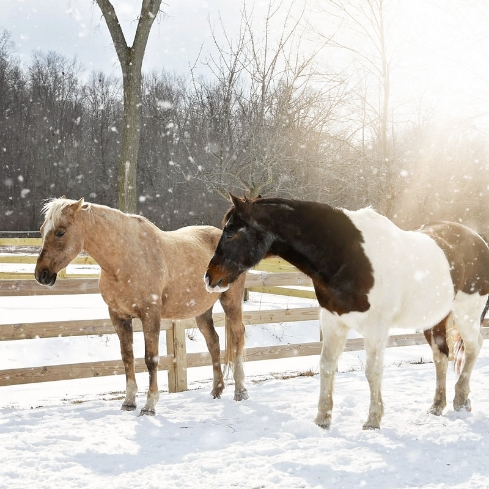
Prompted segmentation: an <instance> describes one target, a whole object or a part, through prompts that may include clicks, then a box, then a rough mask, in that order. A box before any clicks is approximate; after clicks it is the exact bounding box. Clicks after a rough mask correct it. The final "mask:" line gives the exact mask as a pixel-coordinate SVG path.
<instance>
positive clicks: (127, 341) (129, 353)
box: [109, 308, 138, 411]
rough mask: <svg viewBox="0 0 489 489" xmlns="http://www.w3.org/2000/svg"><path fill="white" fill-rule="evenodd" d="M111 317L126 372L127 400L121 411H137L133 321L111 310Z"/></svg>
mask: <svg viewBox="0 0 489 489" xmlns="http://www.w3.org/2000/svg"><path fill="white" fill-rule="evenodd" d="M109 315H110V318H111V320H112V324H113V326H114V329H115V331H116V333H117V336H118V337H119V343H120V347H121V357H122V362H123V364H124V369H125V372H126V398H125V399H124V402H123V403H122V406H121V409H122V410H123V411H134V410H135V409H136V394H137V391H138V386H137V384H136V374H135V368H134V351H133V330H132V319H131V318H130V317H121V316H119V315H118V314H116V313H115V312H114V311H113V310H112V309H110V308H109Z"/></svg>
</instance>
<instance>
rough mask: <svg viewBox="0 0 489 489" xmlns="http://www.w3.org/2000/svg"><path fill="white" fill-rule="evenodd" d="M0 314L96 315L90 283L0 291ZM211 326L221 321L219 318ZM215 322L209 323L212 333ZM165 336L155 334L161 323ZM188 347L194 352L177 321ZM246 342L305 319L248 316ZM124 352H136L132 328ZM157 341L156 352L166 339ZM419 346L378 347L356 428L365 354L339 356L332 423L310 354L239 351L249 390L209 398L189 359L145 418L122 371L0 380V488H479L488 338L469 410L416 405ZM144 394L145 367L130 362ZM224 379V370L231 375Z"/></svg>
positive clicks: (488, 405)
mask: <svg viewBox="0 0 489 489" xmlns="http://www.w3.org/2000/svg"><path fill="white" fill-rule="evenodd" d="M307 304H310V305H314V301H304V300H298V299H294V298H278V297H277V296H273V297H271V296H268V297H267V296H264V295H260V294H251V301H250V302H248V303H247V304H246V309H270V308H273V307H276V308H283V307H284V305H286V306H289V307H299V306H300V307H305V306H306V305H307ZM0 310H1V311H2V315H1V318H0V323H4V324H7V323H15V322H35V321H47V320H50V319H52V320H63V319H84V318H86V319H88V318H105V317H108V316H107V311H106V306H105V304H104V303H103V301H102V300H101V298H100V297H99V296H90V295H87V296H72V297H69V296H64V297H54V298H50V297H31V298H24V297H0ZM221 331H222V330H221ZM221 331H220V332H221ZM162 336H163V337H164V335H162ZM189 336H190V337H191V338H189V339H188V340H187V350H188V351H205V344H204V342H203V340H202V336H201V335H200V333H199V332H198V331H189ZM247 336H248V343H247V346H249V347H251V346H261V345H264V344H276V343H278V342H282V343H300V342H306V341H317V340H318V337H319V332H318V324H317V321H310V322H306V323H296V324H284V325H267V326H266V327H265V326H263V327H262V326H252V327H248V328H247ZM0 348H1V352H2V354H1V355H0V368H20V367H26V366H38V365H51V364H63V363H78V362H85V361H99V360H104V359H116V358H120V357H119V345H118V340H117V337H116V336H114V335H107V336H103V337H98V336H92V337H79V338H53V339H34V340H25V341H17V342H2V343H0ZM135 351H136V355H137V356H143V346H142V341H141V339H140V335H136V342H135ZM161 352H162V354H164V352H165V346H164V338H162V345H161ZM430 358H431V352H430V349H429V347H428V346H427V345H422V346H416V347H406V348H391V349H388V350H387V354H386V369H385V376H384V383H383V397H384V402H385V407H386V410H385V415H384V418H383V422H382V429H381V430H380V431H376V432H365V431H362V429H361V427H362V423H363V422H364V421H365V419H366V415H367V409H368V401H369V394H368V385H367V381H366V379H365V375H364V359H365V356H364V353H363V352H349V353H344V354H343V355H342V357H341V361H340V365H339V372H338V374H337V376H336V384H335V397H334V399H335V408H334V412H333V427H332V429H331V430H330V431H323V430H321V429H320V428H318V427H316V425H315V424H314V422H313V419H314V417H315V414H316V405H317V400H318V391H319V377H318V375H317V374H316V375H313V376H310V375H302V376H296V375H298V374H301V373H303V374H310V373H311V372H312V373H315V372H317V365H318V357H317V356H311V357H301V358H293V359H282V360H269V361H263V362H249V363H247V364H246V373H247V378H248V381H247V384H248V389H249V393H250V399H249V400H247V401H243V402H240V403H236V402H234V401H233V386H232V385H228V386H227V389H226V390H225V392H224V395H223V397H222V399H220V400H214V399H212V397H211V396H210V395H209V393H210V390H211V370H210V367H202V368H198V369H190V370H189V391H187V392H183V393H178V394H168V393H167V392H166V388H167V385H166V372H160V374H159V384H160V389H161V390H162V391H163V392H162V394H161V398H160V401H159V404H158V406H157V414H156V416H155V417H138V416H137V412H123V411H120V409H119V408H120V405H121V403H122V400H121V396H122V392H123V390H124V382H125V381H124V377H123V376H115V377H105V378H96V379H81V380H72V381H60V382H49V383H40V384H28V385H23V386H10V387H1V388H0V460H1V462H0V488H8V489H10V488H12V489H13V488H24V487H35V488H58V487H63V488H121V489H123V488H128V489H129V488H131V489H134V488H139V487H141V488H142V487H144V488H147V489H151V488H165V489H166V488H215V487H222V488H247V489H248V488H249V489H252V488H266V489H269V488H330V487H331V488H354V487H365V488H379V489H380V488H386V489H393V488H418V487H422V488H448V487H450V488H452V487H458V488H488V487H489V463H488V462H487V460H488V456H487V450H488V448H489V389H487V385H488V379H489V342H487V341H486V342H485V345H484V348H483V351H482V353H481V356H480V358H479V360H478V362H477V364H476V368H475V371H474V375H473V380H472V394H471V399H472V406H473V411H472V412H471V413H467V412H454V411H453V409H452V407H451V399H452V397H453V385H454V382H455V378H454V375H453V372H452V371H451V370H450V372H449V380H448V394H449V407H448V408H447V409H446V411H445V413H444V415H443V416H441V417H435V416H432V415H428V414H426V409H427V408H428V407H429V406H430V404H431V400H432V396H433V393H434V367H433V365H432V364H431V363H424V361H426V360H429V359H430ZM138 383H139V388H140V394H139V396H138V404H139V405H140V406H142V405H143V404H144V398H145V390H146V388H147V383H148V379H147V374H139V375H138ZM229 383H230V384H231V381H229Z"/></svg>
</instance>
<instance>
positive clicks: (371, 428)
mask: <svg viewBox="0 0 489 489" xmlns="http://www.w3.org/2000/svg"><path fill="white" fill-rule="evenodd" d="M362 430H364V431H374V430H380V426H374V425H371V424H369V423H365V424H364V425H363V426H362Z"/></svg>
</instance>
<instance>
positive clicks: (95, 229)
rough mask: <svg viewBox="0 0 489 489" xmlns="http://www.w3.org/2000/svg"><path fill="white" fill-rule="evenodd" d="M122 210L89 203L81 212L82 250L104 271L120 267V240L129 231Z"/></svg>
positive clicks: (124, 238) (126, 235)
mask: <svg viewBox="0 0 489 489" xmlns="http://www.w3.org/2000/svg"><path fill="white" fill-rule="evenodd" d="M126 217H127V216H125V215H124V214H123V213H122V212H119V211H117V210H116V209H111V208H110V207H105V206H97V205H94V204H91V208H90V210H89V211H88V212H84V213H83V218H82V226H83V230H84V243H83V250H84V251H85V253H87V254H88V255H89V256H91V257H92V258H93V259H94V260H95V261H96V262H97V263H98V264H99V265H100V267H101V268H102V269H103V270H105V271H111V270H112V269H115V268H119V267H120V263H121V262H120V259H118V258H117V257H118V256H119V255H120V249H121V241H122V240H127V237H128V235H129V232H128V231H127V224H126V225H124V224H125V222H124V221H125V220H126V219H125V218H126Z"/></svg>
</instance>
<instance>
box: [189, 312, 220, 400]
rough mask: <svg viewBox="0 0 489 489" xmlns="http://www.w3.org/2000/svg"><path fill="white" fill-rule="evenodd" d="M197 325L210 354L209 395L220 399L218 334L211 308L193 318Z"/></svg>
mask: <svg viewBox="0 0 489 489" xmlns="http://www.w3.org/2000/svg"><path fill="white" fill-rule="evenodd" d="M195 322H196V323H197V326H198V328H199V330H200V332H201V333H202V335H203V336H204V339H205V342H206V344H207V349H208V350H209V353H210V355H211V360H212V373H213V382H212V390H211V396H212V397H214V399H220V398H221V394H222V391H223V390H224V377H223V375H222V369H221V349H220V346H219V336H218V334H217V333H216V329H215V328H214V321H213V319H212V308H210V309H209V310H207V311H206V312H204V313H203V314H201V315H200V316H197V317H196V318H195Z"/></svg>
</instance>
